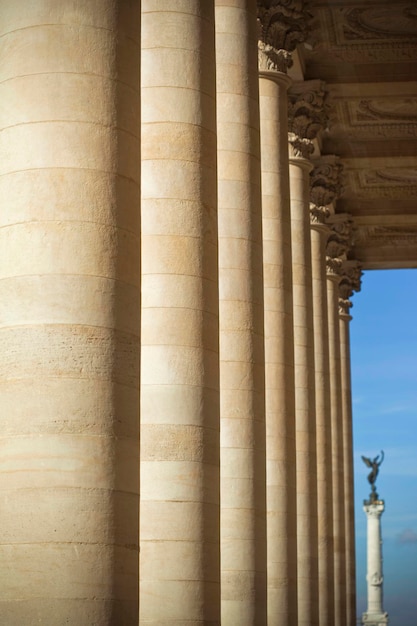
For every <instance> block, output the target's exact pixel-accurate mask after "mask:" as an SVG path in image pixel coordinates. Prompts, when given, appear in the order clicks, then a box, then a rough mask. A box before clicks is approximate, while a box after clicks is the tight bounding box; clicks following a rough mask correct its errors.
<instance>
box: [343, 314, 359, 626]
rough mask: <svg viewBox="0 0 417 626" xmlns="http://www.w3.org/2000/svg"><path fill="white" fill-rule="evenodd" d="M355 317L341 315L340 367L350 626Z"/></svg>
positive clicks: (352, 599) (352, 597) (349, 616)
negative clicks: (352, 327)
mask: <svg viewBox="0 0 417 626" xmlns="http://www.w3.org/2000/svg"><path fill="white" fill-rule="evenodd" d="M351 319H352V318H351V316H350V315H347V314H345V313H341V314H340V318H339V329H340V365H341V376H342V390H341V391H342V416H343V463H344V490H345V547H346V623H347V624H348V625H349V624H353V623H354V622H355V619H356V576H355V571H356V565H355V511H354V490H353V432H352V386H351V374H350V333H349V324H350V320H351Z"/></svg>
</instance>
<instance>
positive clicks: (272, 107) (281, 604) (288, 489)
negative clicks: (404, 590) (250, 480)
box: [259, 70, 297, 625]
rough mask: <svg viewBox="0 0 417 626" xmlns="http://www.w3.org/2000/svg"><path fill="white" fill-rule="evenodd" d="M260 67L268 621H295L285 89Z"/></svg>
mask: <svg viewBox="0 0 417 626" xmlns="http://www.w3.org/2000/svg"><path fill="white" fill-rule="evenodd" d="M290 82H291V81H290V79H289V78H288V76H287V75H286V74H284V73H282V72H277V71H274V70H271V71H269V72H267V71H262V72H261V73H260V80H259V90H260V111H261V164H262V223H263V258H264V266H263V267H264V270H263V271H264V293H265V399H266V450H267V471H266V480H267V510H268V514H267V520H268V522H267V538H268V544H267V552H268V623H271V624H273V623H282V624H289V625H293V624H297V552H296V550H297V547H296V533H297V530H296V499H295V490H296V485H295V463H294V460H295V415H294V402H295V399H294V348H293V310H292V270H291V230H290V228H291V225H290V205H289V202H290V198H289V169H288V147H287V146H288V143H287V141H288V135H287V129H288V121H287V116H288V113H287V89H288V87H289V85H290Z"/></svg>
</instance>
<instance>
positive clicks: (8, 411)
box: [0, 0, 140, 626]
mask: <svg viewBox="0 0 417 626" xmlns="http://www.w3.org/2000/svg"><path fill="white" fill-rule="evenodd" d="M0 29H1V30H0V35H1V37H0V54H1V57H2V63H1V78H0V81H1V84H0V90H1V94H0V100H1V109H0V111H1V113H0V115H1V120H0V125H1V127H2V128H3V132H2V136H1V144H0V154H1V163H0V168H1V170H0V174H1V176H0V196H1V212H0V220H1V224H0V225H1V228H0V250H1V254H0V279H1V280H0V301H1V302H2V303H7V306H2V307H1V316H0V344H1V350H0V353H1V366H0V380H1V382H0V393H1V399H0V405H1V440H0V445H1V449H2V452H1V459H2V477H1V484H0V488H1V498H2V501H1V539H2V545H1V548H0V550H1V556H0V564H1V565H0V567H1V581H2V583H1V585H2V591H1V604H0V622H1V623H2V624H7V625H8V626H14V625H16V626H22V624H25V626H26V625H27V626H30V625H31V624H39V623H42V624H51V625H52V624H72V625H74V626H78V625H79V624H85V623H88V624H95V625H97V626H99V625H100V626H102V625H104V624H109V625H110V624H114V623H115V622H117V623H118V624H129V625H130V624H135V623H136V620H137V613H138V488H139V485H138V482H139V481H138V476H139V467H138V454H139V443H138V442H139V389H138V388H139V319H140V302H139V287H140V266H139V261H140V254H139V250H140V241H139V196H140V194H139V170H138V168H137V163H138V161H139V60H140V51H139V35H140V32H139V31H140V15H139V11H138V4H136V3H127V2H114V1H107V0H103V1H101V2H98V1H95V0H84V1H83V2H71V3H61V2H52V1H49V2H48V1H46V0H45V1H40V0H39V1H37V0H30V1H23V2H19V3H17V2H12V1H10V2H2V4H1V22H0Z"/></svg>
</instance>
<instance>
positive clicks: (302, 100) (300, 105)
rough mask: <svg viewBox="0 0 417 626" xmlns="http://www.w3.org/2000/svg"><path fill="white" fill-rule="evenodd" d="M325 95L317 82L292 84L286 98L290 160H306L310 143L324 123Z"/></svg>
mask: <svg viewBox="0 0 417 626" xmlns="http://www.w3.org/2000/svg"><path fill="white" fill-rule="evenodd" d="M328 117H329V116H328V105H327V93H326V91H325V90H324V83H323V81H321V80H309V81H305V82H301V83H296V84H294V85H293V86H292V87H291V89H290V91H289V94H288V130H289V132H288V141H289V144H290V157H300V156H301V157H304V158H308V157H309V156H310V155H311V154H312V153H313V151H314V145H313V139H315V138H316V137H317V135H318V133H319V132H320V131H321V130H322V129H323V128H325V127H326V125H327V122H328Z"/></svg>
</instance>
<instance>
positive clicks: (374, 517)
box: [362, 452, 389, 626]
mask: <svg viewBox="0 0 417 626" xmlns="http://www.w3.org/2000/svg"><path fill="white" fill-rule="evenodd" d="M383 459H384V453H383V452H382V456H381V460H380V461H379V455H378V456H377V457H375V458H374V459H368V458H366V457H364V456H363V457H362V460H363V461H364V463H365V464H366V465H367V466H368V467H371V468H372V469H371V473H370V474H369V476H368V480H369V482H370V484H371V487H372V491H371V493H370V496H369V499H368V500H364V502H363V510H364V511H365V513H366V518H367V572H366V580H367V583H368V608H367V611H366V612H365V613H363V614H362V624H363V625H364V626H365V625H366V626H383V625H384V624H388V622H389V619H388V613H387V612H386V611H384V609H383V608H382V600H383V593H382V589H383V581H384V577H383V573H382V537H381V515H382V513H383V512H384V510H385V502H384V500H380V499H379V496H378V494H377V492H376V487H375V480H376V477H377V475H378V470H379V466H380V465H381V463H382V461H383Z"/></svg>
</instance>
